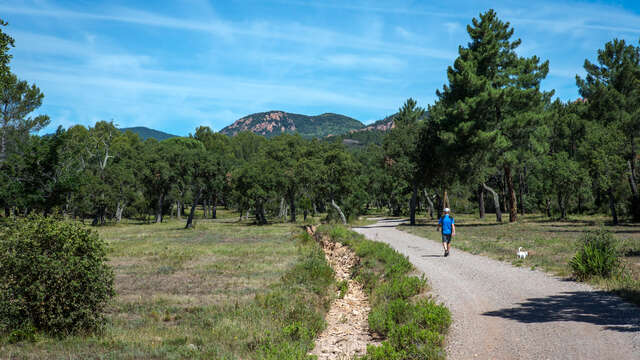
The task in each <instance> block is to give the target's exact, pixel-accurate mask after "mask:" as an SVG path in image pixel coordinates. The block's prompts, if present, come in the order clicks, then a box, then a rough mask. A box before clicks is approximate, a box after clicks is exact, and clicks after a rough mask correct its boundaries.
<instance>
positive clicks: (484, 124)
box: [437, 10, 553, 221]
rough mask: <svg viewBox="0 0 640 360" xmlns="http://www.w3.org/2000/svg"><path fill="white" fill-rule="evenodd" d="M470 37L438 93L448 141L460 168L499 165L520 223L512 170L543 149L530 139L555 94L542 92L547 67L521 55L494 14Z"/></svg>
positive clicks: (478, 22) (477, 22) (475, 23)
mask: <svg viewBox="0 0 640 360" xmlns="http://www.w3.org/2000/svg"><path fill="white" fill-rule="evenodd" d="M467 32H468V33H469V36H470V37H471V41H470V42H469V43H468V44H467V47H462V46H461V47H459V49H458V53H459V56H458V58H457V59H456V60H455V62H454V64H453V66H452V67H449V68H448V70H447V77H448V80H449V84H448V85H445V86H444V87H443V90H442V91H437V95H438V97H439V104H438V105H439V106H442V107H443V108H444V111H443V112H442V113H443V116H444V119H443V126H444V128H445V130H446V132H447V133H448V134H449V135H447V136H446V138H447V139H448V140H449V143H450V144H451V151H452V152H453V153H454V154H455V155H456V156H457V157H458V158H459V159H460V161H459V162H460V163H464V161H465V160H469V161H470V160H474V161H476V163H474V164H473V166H474V167H476V168H478V169H481V168H484V167H488V166H489V164H495V165H497V166H498V167H499V168H501V169H502V170H503V171H504V175H505V179H506V182H507V186H508V193H509V194H508V195H509V196H508V200H509V221H516V220H517V215H518V214H517V201H516V193H515V188H514V184H513V175H514V170H517V168H518V166H519V165H520V164H521V163H522V162H523V161H525V160H526V158H527V156H531V152H532V151H533V152H535V151H540V150H541V149H536V147H535V146H532V145H535V144H532V142H531V137H532V136H535V135H536V132H538V131H539V130H538V129H537V127H538V125H539V124H540V123H541V120H542V116H543V114H544V108H545V106H546V105H547V104H548V103H549V101H550V98H551V96H552V94H553V93H552V92H543V91H540V82H541V81H542V80H543V79H544V78H545V77H546V75H547V73H548V71H549V62H548V61H545V62H542V63H541V62H540V59H539V58H538V57H536V56H533V57H530V58H524V57H520V56H518V54H517V53H516V51H515V50H516V48H517V47H518V46H519V45H520V43H521V40H520V39H516V40H512V39H511V38H512V36H513V32H514V30H513V29H512V28H511V27H510V24H509V23H508V22H506V23H505V22H502V21H501V20H500V19H498V17H497V15H496V12H495V11H494V10H489V11H487V12H485V13H481V14H480V16H479V19H475V18H474V19H473V20H472V25H468V26H467ZM477 154H487V155H488V156H477ZM478 172H479V171H478ZM483 181H484V179H479V182H480V183H481V182H483Z"/></svg>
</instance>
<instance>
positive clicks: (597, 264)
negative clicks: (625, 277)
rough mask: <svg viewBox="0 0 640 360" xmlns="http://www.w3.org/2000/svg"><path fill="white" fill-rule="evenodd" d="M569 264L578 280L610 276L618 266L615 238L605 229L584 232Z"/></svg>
mask: <svg viewBox="0 0 640 360" xmlns="http://www.w3.org/2000/svg"><path fill="white" fill-rule="evenodd" d="M570 264H571V268H572V270H573V274H574V275H575V276H576V278H578V279H579V280H586V279H589V278H590V277H592V276H601V277H604V278H608V277H610V276H611V275H612V274H613V273H614V271H615V270H616V269H618V268H619V266H620V252H619V249H618V246H617V244H616V240H615V238H614V237H613V235H612V234H611V233H610V232H609V231H606V230H598V231H593V232H588V233H586V234H585V235H584V237H583V238H582V239H581V242H580V248H579V249H578V252H577V253H576V254H575V255H574V257H573V259H571V261H570Z"/></svg>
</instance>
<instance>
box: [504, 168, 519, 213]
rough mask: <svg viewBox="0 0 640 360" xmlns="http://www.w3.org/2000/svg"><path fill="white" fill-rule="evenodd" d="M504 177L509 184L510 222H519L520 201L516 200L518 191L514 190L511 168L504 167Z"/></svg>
mask: <svg viewBox="0 0 640 360" xmlns="http://www.w3.org/2000/svg"><path fill="white" fill-rule="evenodd" d="M504 177H505V180H506V182H507V191H508V192H509V222H514V221H518V201H517V200H516V190H515V189H514V188H513V176H511V167H509V165H505V166H504Z"/></svg>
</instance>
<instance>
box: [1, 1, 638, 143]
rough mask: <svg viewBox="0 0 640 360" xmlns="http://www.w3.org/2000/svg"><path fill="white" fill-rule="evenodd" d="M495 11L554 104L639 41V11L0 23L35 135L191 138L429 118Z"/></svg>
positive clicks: (243, 9)
mask: <svg viewBox="0 0 640 360" xmlns="http://www.w3.org/2000/svg"><path fill="white" fill-rule="evenodd" d="M490 8H493V9H495V10H496V11H497V13H498V17H499V18H500V19H502V20H503V21H508V22H510V23H511V25H512V26H513V28H514V29H515V34H514V38H520V39H522V45H521V46H520V47H519V48H518V49H517V52H518V53H519V55H521V56H527V57H529V56H533V55H536V56H538V57H540V58H541V59H542V60H549V62H550V71H549V75H548V76H547V78H546V79H545V80H544V81H543V84H542V86H543V88H544V89H545V90H551V89H555V91H556V97H558V98H560V99H562V100H571V99H575V98H577V97H579V95H578V91H577V88H576V85H575V76H576V75H580V76H584V70H583V64H584V61H585V59H589V60H591V61H595V60H596V56H597V50H598V49H601V48H602V47H603V46H604V44H605V43H606V42H607V41H610V40H612V39H613V38H620V39H625V40H626V41H628V42H630V43H633V44H634V45H638V40H639V39H640V2H639V1H635V0H630V1H588V2H573V1H559V0H556V1H546V0H543V1H527V2H524V1H507V0H495V1H457V0H450V1H443V2H438V1H403V0H398V1H393V2H391V1H379V2H376V1H362V2H360V1H347V0H337V1H334V0H318V1H302V0H265V1H258V0H241V1H207V0H186V1H167V2H162V1H131V0H130V1H119V0H115V1H104V2H98V1H89V0H74V1H53V0H25V1H21V0H8V1H5V0H0V18H1V19H3V20H5V21H7V22H8V23H9V25H8V26H6V27H3V29H2V31H4V32H6V33H8V34H9V35H11V36H12V37H13V38H15V48H13V49H12V50H11V54H12V55H13V60H12V62H11V68H12V70H13V72H14V73H16V74H17V75H18V77H19V78H20V79H23V80H27V81H28V82H29V83H35V84H36V85H37V86H38V87H39V88H40V89H41V90H42V92H43V93H44V94H45V98H44V102H43V105H42V106H41V107H40V108H39V109H38V110H37V111H36V113H34V114H47V115H49V116H50V118H51V124H50V125H49V126H48V127H47V128H45V129H43V130H42V131H41V133H50V132H52V131H54V130H55V128H57V127H58V126H63V127H65V128H68V127H69V126H72V125H75V124H82V125H85V126H92V125H93V124H95V122H96V121H100V120H107V121H113V122H114V123H115V124H116V125H117V126H119V127H131V126H147V127H151V128H154V129H157V130H161V131H165V132H169V133H172V134H176V135H187V134H189V133H193V132H194V130H195V128H196V127H198V126H200V125H204V126H209V127H211V128H212V129H214V130H220V129H221V128H223V127H224V126H227V125H229V124H231V123H232V122H233V121H235V120H237V119H238V118H241V117H243V116H245V115H248V114H251V113H255V112H262V111H269V110H282V111H287V112H293V113H300V114H306V115H317V114H321V113H325V112H333V113H339V114H344V115H347V116H350V117H353V118H355V119H358V120H360V121H362V122H364V123H370V122H373V121H375V120H379V119H382V118H384V117H385V116H387V115H390V114H393V113H394V112H396V111H397V109H398V108H399V107H400V106H401V105H402V103H403V102H404V101H405V100H406V99H407V98H409V97H413V98H414V99H416V100H417V101H418V104H419V105H421V106H423V107H427V106H428V105H429V104H433V103H434V101H435V100H436V90H437V89H441V88H442V86H443V84H445V83H446V81H447V78H446V69H447V67H448V66H450V65H452V64H453V61H454V60H455V58H456V57H457V51H458V46H461V45H462V46H466V44H467V43H468V41H469V37H468V34H467V33H466V26H467V24H469V23H471V20H472V19H473V18H474V17H478V14H479V13H481V12H484V11H486V10H488V9H490Z"/></svg>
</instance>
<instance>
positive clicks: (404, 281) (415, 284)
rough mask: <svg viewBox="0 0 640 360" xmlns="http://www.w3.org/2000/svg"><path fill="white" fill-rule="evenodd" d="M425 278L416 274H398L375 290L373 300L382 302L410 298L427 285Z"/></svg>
mask: <svg viewBox="0 0 640 360" xmlns="http://www.w3.org/2000/svg"><path fill="white" fill-rule="evenodd" d="M426 284H427V281H426V280H425V279H424V278H419V277H415V276H398V277H397V278H394V279H392V280H391V281H387V282H385V283H383V284H382V285H380V286H378V287H377V288H376V289H375V290H374V291H373V302H374V303H376V304H377V303H381V302H386V301H391V300H395V299H409V298H410V297H412V296H414V295H418V294H419V293H420V292H421V291H422V289H424V287H425V286H426Z"/></svg>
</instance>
